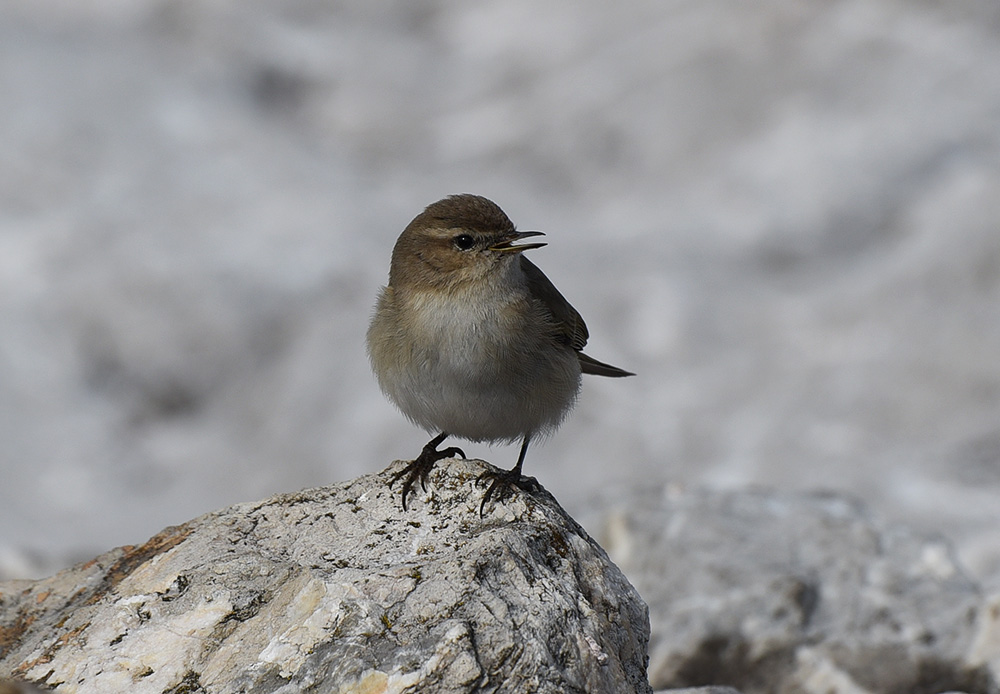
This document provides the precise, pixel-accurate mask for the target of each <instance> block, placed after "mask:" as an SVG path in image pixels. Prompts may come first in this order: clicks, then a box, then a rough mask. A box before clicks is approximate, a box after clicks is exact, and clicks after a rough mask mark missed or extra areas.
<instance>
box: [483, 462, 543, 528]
mask: <svg viewBox="0 0 1000 694" xmlns="http://www.w3.org/2000/svg"><path fill="white" fill-rule="evenodd" d="M484 480H492V482H490V486H489V487H487V488H486V493H485V494H483V500H482V502H480V504H479V517H480V518H482V516H483V511H484V510H485V509H486V503H487V502H488V501H489V500H490V499H494V500H495V501H496V503H498V504H500V503H503V502H504V500H505V499H507V498H508V497H509V496H510V495H511V492H512V491H513V490H514V488H515V487H517V488H518V489H520V490H521V491H523V492H527V493H528V494H533V493H535V492H537V491H538V490H539V489H540V488H541V485H539V484H538V480H536V479H535V478H534V477H529V476H527V475H522V474H521V472H520V471H519V470H487V471H486V472H484V473H483V474H481V475H480V476H479V477H478V478H477V479H476V484H482V483H483V481H484Z"/></svg>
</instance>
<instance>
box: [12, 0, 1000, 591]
mask: <svg viewBox="0 0 1000 694" xmlns="http://www.w3.org/2000/svg"><path fill="white" fill-rule="evenodd" d="M998 76H1000V5H998V4H997V3H996V2H995V1H994V0H951V1H950V2H948V3H936V2H925V1H922V0H833V1H830V2H816V3H800V2H794V1H793V0H764V1H763V2H758V3H745V2H741V1H740V0H698V2H690V1H688V0H670V1H666V2H665V1H664V0H636V1H633V2H625V3H607V2H603V1H597V0H572V1H571V0H541V1H539V0H530V1H529V0H484V1H483V2H477V3H463V2H459V1H458V0H396V1H395V2H392V1H390V2H387V3H370V2H366V1H365V0H346V1H342V2H329V1H328V0H91V1H90V2H87V3H78V2H74V1H73V0H52V1H51V2H46V3H38V2H35V0H6V1H5V2H3V3H0V577H2V578H21V577H33V576H40V575H44V574H47V573H51V572H53V571H55V570H57V569H59V568H61V567H63V566H65V565H68V564H70V563H71V562H75V561H78V560H82V559H88V558H90V557H91V556H93V555H95V554H97V553H100V552H103V551H105V550H107V549H109V548H110V547H112V546H114V545H118V544H126V543H141V542H143V541H145V540H146V539H147V538H148V537H149V536H150V535H152V534H154V533H156V532H157V531H159V530H160V529H161V528H163V527H164V526H166V525H171V524H177V523H181V522H183V521H186V520H188V519H189V518H191V517H193V516H195V515H198V514H201V513H203V512H207V511H210V510H213V509H216V508H219V507H221V506H224V505H227V504H230V503H233V502H237V501H247V500H253V499H257V498H262V497H266V496H269V495H271V494H273V493H277V492H283V491H292V490H296V489H299V488H302V487H307V486H316V485H323V484H328V483H332V482H336V481H341V480H346V479H348V478H351V477H354V476H357V475H360V474H364V473H370V472H375V471H378V470H380V469H382V468H383V467H385V466H386V465H387V464H389V462H390V461H392V460H394V459H398V458H412V457H413V456H415V455H416V453H417V452H418V451H419V449H420V447H421V446H423V444H424V443H425V442H426V440H427V438H428V437H427V435H426V434H425V433H424V432H422V431H420V430H418V429H416V428H415V427H413V426H412V425H410V424H409V423H408V422H407V421H406V420H405V419H404V418H403V417H402V416H401V415H400V414H399V413H398V412H396V411H395V410H394V409H393V408H392V406H391V405H390V404H389V403H387V402H386V401H385V400H384V398H383V397H382V395H381V393H380V392H379V390H378V388H377V386H376V384H375V381H374V379H373V377H372V376H371V375H370V372H369V369H368V365H367V360H366V357H365V350H364V333H365V330H366V327H367V322H368V317H369V315H370V311H371V308H372V305H373V303H374V300H375V295H376V293H377V291H378V289H379V287H380V286H381V285H382V284H384V283H385V280H386V278H387V272H388V263H389V254H390V251H391V248H392V245H393V243H394V241H395V239H396V236H397V235H398V234H399V232H400V231H401V230H402V228H403V227H404V226H405V225H406V223H407V222H409V220H410V219H411V218H412V217H413V216H414V215H416V214H417V213H418V212H419V211H420V210H421V209H422V208H423V207H424V206H425V205H426V204H428V203H430V202H432V201H434V200H437V199H439V198H441V197H444V196H445V195H448V194H451V193H458V192H474V193H479V194H482V195H486V196H487V197H490V198H492V199H493V200H495V201H496V202H497V203H498V204H499V205H500V206H501V207H503V208H504V209H505V210H506V212H507V213H508V215H509V216H510V217H511V218H512V219H513V220H514V222H515V223H516V224H518V225H519V226H520V227H521V228H523V229H541V230H544V231H545V232H546V233H547V234H548V237H547V239H546V240H547V241H548V242H549V244H550V245H549V246H547V247H546V248H544V249H540V250H537V251H533V252H532V255H531V258H532V260H533V261H535V262H536V263H537V264H538V265H539V266H541V267H542V268H543V269H544V270H545V272H546V273H547V274H548V275H549V277H550V278H551V279H552V280H553V282H554V283H555V284H556V285H557V286H558V287H559V288H560V289H561V290H562V292H563V293H564V294H565V295H566V296H567V297H568V298H569V299H570V301H572V302H573V304H574V305H575V306H576V308H577V309H579V310H580V312H581V313H582V314H583V315H584V317H585V318H586V319H587V321H588V324H589V326H590V332H591V344H590V348H589V349H588V352H589V353H590V354H592V355H593V356H595V357H597V358H599V359H602V360H606V361H609V362H611V363H614V364H617V365H620V366H622V367H625V368H628V369H631V370H634V371H636V372H638V374H639V375H638V376H637V377H636V378H632V379H628V380H609V379H596V378H595V379H588V380H587V381H586V382H585V384H584V388H583V392H582V395H581V398H580V402H579V405H578V407H577V410H576V411H575V413H574V414H573V415H572V416H571V417H570V418H569V419H568V421H567V422H566V424H565V425H564V426H563V427H562V429H561V430H560V431H559V432H558V433H557V434H556V435H555V436H554V437H552V438H551V439H550V440H549V441H547V442H546V444H545V445H543V446H538V447H534V448H533V449H532V450H531V451H530V453H529V456H528V459H527V461H526V466H525V469H526V472H527V473H529V474H532V475H535V476H537V477H538V479H539V481H540V482H541V483H542V484H544V485H545V486H546V487H547V488H548V489H549V490H550V491H552V492H553V493H554V494H555V495H556V497H557V498H559V499H560V501H561V502H562V503H563V504H564V505H565V506H566V508H567V509H568V510H569V511H570V512H571V513H573V514H576V515H580V516H583V517H593V513H594V510H595V508H597V507H598V505H599V504H600V501H599V499H600V497H601V495H602V494H609V493H627V490H628V488H629V487H632V486H635V485H646V484H650V483H654V482H655V483H661V482H665V483H669V484H674V485H688V486H710V487H716V488H737V487H742V486H747V485H762V486H768V487H776V488H779V489H783V490H789V491H794V490H816V489H830V490H835V491H839V492H844V493H848V494H851V495H855V496H857V497H860V498H862V499H864V500H865V501H866V502H867V503H868V504H869V505H870V507H871V508H872V510H873V512H874V513H875V514H876V515H878V516H880V517H882V518H884V519H887V520H889V521H890V522H899V523H906V524H908V525H911V526H915V527H917V528H918V529H920V530H922V531H924V532H927V533H932V534H941V535H944V536H946V537H948V538H950V539H951V540H952V541H953V542H954V543H955V544H956V547H957V551H958V553H959V555H960V557H961V559H962V560H963V562H964V563H965V565H966V566H967V567H968V568H969V571H970V573H971V574H972V575H974V576H975V577H977V578H979V579H980V580H982V581H984V582H986V583H989V584H992V585H995V586H1000V221H998V220H1000V77H998ZM461 445H463V446H465V450H466V452H467V453H469V454H470V455H472V456H475V457H483V458H486V459H488V460H490V461H492V462H494V463H495V464H497V465H499V466H501V467H510V466H511V465H513V463H514V461H515V457H516V453H517V450H516V446H512V447H496V448H493V449H491V448H489V447H486V446H479V445H465V444H461ZM609 490H611V491H609ZM614 490H618V491H614Z"/></svg>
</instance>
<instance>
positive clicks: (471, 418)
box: [368, 194, 634, 513]
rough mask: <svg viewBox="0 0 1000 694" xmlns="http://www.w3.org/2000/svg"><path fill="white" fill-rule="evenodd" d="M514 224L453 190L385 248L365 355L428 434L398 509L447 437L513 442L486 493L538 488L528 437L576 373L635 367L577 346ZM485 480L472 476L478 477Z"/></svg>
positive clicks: (557, 416)
mask: <svg viewBox="0 0 1000 694" xmlns="http://www.w3.org/2000/svg"><path fill="white" fill-rule="evenodd" d="M542 235H543V234H542V232H539V231H517V230H516V229H515V228H514V225H513V224H512V223H511V221H510V219H508V218H507V215H506V214H504V212H503V210H501V209H500V208H499V207H498V206H497V205H496V204H495V203H493V202H492V201H490V200H487V199H486V198H484V197H480V196H478V195H469V194H463V195H453V196H451V197H448V198H445V199H444V200H439V201H438V202H435V203H433V204H432V205H429V206H428V207H427V209H425V210H424V211H423V212H421V213H420V214H419V215H417V216H416V217H415V218H414V219H413V221H412V222H410V223H409V225H408V226H407V227H406V228H405V229H404V230H403V233H402V234H400V236H399V239H397V241H396V245H395V247H394V248H393V250H392V265H391V267H390V270H389V285H388V286H387V287H385V288H384V289H383V290H382V293H381V294H380V296H379V298H378V304H377V305H376V308H375V315H374V317H373V318H372V322H371V325H370V327H369V328H368V356H369V358H370V360H371V364H372V369H373V370H374V372H375V376H376V377H377V378H378V382H379V386H381V388H382V391H383V392H384V393H385V394H386V395H387V396H388V397H389V399H390V400H392V402H393V403H395V404H396V406H397V407H399V409H400V410H402V412H403V414H405V415H406V416H407V417H408V418H409V419H410V420H411V421H413V422H414V423H415V424H418V425H419V426H421V427H423V428H424V429H426V430H427V431H429V432H431V433H434V432H438V433H437V435H436V436H435V437H434V438H433V439H431V441H430V442H429V443H428V444H427V445H426V446H424V448H423V450H422V451H421V453H420V455H419V456H418V457H417V459H416V460H414V461H413V462H411V463H410V464H409V465H407V466H406V467H405V468H404V469H403V470H402V471H401V472H400V473H398V474H397V475H396V476H395V477H394V478H393V479H392V482H391V483H390V484H394V483H395V482H396V481H397V480H399V479H400V478H401V477H404V476H405V477H406V481H405V482H404V483H403V508H404V509H405V508H406V495H407V494H408V493H409V491H410V489H411V488H412V487H413V484H414V482H416V481H417V480H419V481H420V485H421V487H423V488H424V489H426V485H425V482H426V478H427V474H428V473H429V472H430V470H431V469H432V468H433V466H434V464H435V463H436V462H437V461H438V460H441V459H442V458H448V457H453V456H455V455H461V456H462V457H463V458H464V457H465V453H464V452H462V450H461V449H459V448H454V447H451V448H445V449H444V450H438V446H439V445H440V444H441V443H442V442H443V441H444V440H445V439H446V438H447V437H448V436H450V435H454V436H458V437H460V438H463V439H468V440H470V441H489V442H506V443H511V442H514V441H516V440H518V439H520V440H521V452H520V454H519V455H518V458H517V464H516V465H515V466H514V467H513V469H511V470H509V471H505V472H500V473H487V474H485V475H484V476H483V477H484V478H485V477H489V478H492V483H491V484H490V486H489V488H488V489H487V490H486V493H485V494H484V496H483V500H482V503H481V504H480V507H479V508H480V513H482V510H483V507H484V506H485V504H486V502H487V501H489V500H490V498H491V497H493V496H494V495H495V496H496V498H497V500H502V499H503V498H504V497H506V496H507V495H508V494H509V493H510V490H511V487H514V486H516V487H518V488H521V489H524V490H526V491H531V490H534V489H537V486H538V485H537V482H536V481H535V479H534V478H532V477H524V476H522V475H521V466H522V465H523V464H524V455H525V453H526V452H527V450H528V443H529V442H530V441H531V440H532V438H534V437H536V436H538V435H541V434H545V433H548V432H550V431H552V430H554V429H555V428H556V427H558V426H559V424H560V423H561V422H562V420H563V417H565V416H566V413H567V412H569V410H570V409H571V408H572V407H573V404H574V402H575V401H576V396H577V393H578V392H579V390H580V374H581V373H587V374H597V375H599V376H613V377H619V376H632V375H634V374H632V373H630V372H628V371H624V370H622V369H619V368H618V367H616V366H611V365H610V364H604V363H602V362H599V361H597V360H596V359H593V358H591V357H589V356H587V355H586V354H584V353H583V352H582V351H581V350H582V349H583V347H584V345H586V344H587V337H588V334H587V326H586V325H585V324H584V322H583V319H582V318H581V317H580V314H579V313H577V312H576V309H574V308H573V307H572V306H571V305H570V304H569V302H568V301H566V299H564V298H563V296H562V294H560V293H559V290H557V289H556V288H555V286H553V284H552V283H551V282H550V281H549V279H548V278H547V277H546V276H545V275H544V274H542V271H541V270H539V269H538V268H537V267H536V266H535V265H534V264H533V263H532V262H531V261H530V260H528V259H527V258H525V257H524V256H523V255H521V254H522V253H523V252H524V251H526V250H530V249H532V248H540V247H541V246H544V245H546V244H544V243H537V242H532V243H523V244H521V245H514V242H516V241H520V240H522V239H526V238H532V237H536V236H542ZM482 479H483V478H480V480H482Z"/></svg>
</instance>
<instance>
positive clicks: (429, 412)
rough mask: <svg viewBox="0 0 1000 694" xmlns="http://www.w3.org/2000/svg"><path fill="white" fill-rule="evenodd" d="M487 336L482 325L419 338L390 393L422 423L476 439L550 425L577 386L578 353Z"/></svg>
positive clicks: (561, 413) (498, 437) (566, 406)
mask: <svg viewBox="0 0 1000 694" xmlns="http://www.w3.org/2000/svg"><path fill="white" fill-rule="evenodd" d="M492 337H493V336H490V335H488V334H484V331H483V330H482V328H481V326H480V328H479V329H478V330H471V331H468V333H467V334H463V333H462V332H461V331H455V330H452V331H451V332H450V334H449V335H448V337H447V338H445V339H441V340H438V341H437V342H436V343H433V344H425V345H422V346H420V347H419V348H418V349H417V351H416V353H415V355H414V356H415V357H416V358H415V359H414V360H412V361H411V365H412V368H409V369H407V370H406V372H405V373H401V374H399V375H398V376H399V377H398V378H396V379H395V387H393V388H390V389H389V390H388V394H389V396H390V397H391V398H392V400H393V401H395V402H396V404H397V405H398V406H399V408H400V409H401V410H402V411H403V413H404V414H406V415H407V416H408V417H409V418H410V419H412V420H413V421H414V422H416V423H417V424H419V425H421V426H423V427H424V428H425V429H427V430H429V431H446V432H448V433H449V434H453V435H455V436H459V437H461V438H465V439H469V440H473V441H513V440H515V439H518V438H521V437H522V436H524V435H526V434H537V433H545V432H547V431H549V430H551V429H554V428H555V427H556V426H558V425H559V423H560V422H561V421H562V419H563V417H564V416H565V414H566V413H567V412H568V411H569V409H570V408H571V407H572V405H573V402H574V401H575V399H576V395H577V392H578V390H579V387H580V365H579V360H578V358H577V356H576V353H575V352H573V351H572V350H569V349H565V350H564V349H548V350H544V351H538V352H535V353H532V351H530V350H525V349H518V348H516V347H514V348H512V347H511V346H509V345H506V344H505V343H504V341H503V340H497V339H491V338H492Z"/></svg>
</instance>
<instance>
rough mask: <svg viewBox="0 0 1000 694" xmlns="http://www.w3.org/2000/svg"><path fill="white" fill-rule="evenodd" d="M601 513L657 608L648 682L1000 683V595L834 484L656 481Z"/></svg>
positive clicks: (966, 686)
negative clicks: (722, 486)
mask: <svg viewBox="0 0 1000 694" xmlns="http://www.w3.org/2000/svg"><path fill="white" fill-rule="evenodd" d="M605 508H606V509H607V511H606V516H605V526H604V530H603V531H602V532H603V534H604V538H603V539H604V542H603V544H604V546H605V547H607V548H608V551H609V553H610V555H611V557H612V559H614V560H615V561H616V562H617V563H618V565H619V566H621V568H622V570H623V571H625V572H626V574H627V575H628V576H629V577H630V579H631V580H632V581H633V582H634V584H635V586H636V587H637V588H638V589H639V591H640V593H642V595H643V597H645V599H646V601H647V602H648V603H649V606H650V622H651V625H652V638H651V642H650V666H649V675H650V682H651V683H652V685H653V687H654V688H661V687H681V686H696V685H710V684H715V685H730V686H734V687H737V688H739V689H740V690H741V691H744V692H746V693H747V694H758V693H760V694H763V693H767V694H786V693H787V694H792V693H794V694H881V693H883V692H890V693H896V692H898V693H900V694H903V693H906V694H937V693H939V692H945V691H965V692H975V693H977V694H996V693H997V692H1000V684H998V682H1000V596H993V597H990V596H984V595H983V594H982V592H981V590H980V588H979V586H978V585H977V584H976V583H975V582H973V581H972V580H971V579H969V578H968V577H967V576H966V575H965V573H964V572H963V570H962V568H961V567H960V566H959V565H958V564H957V562H956V561H955V560H954V559H953V556H952V552H951V547H950V545H948V543H947V542H945V541H944V540H943V539H935V538H927V537H923V536H920V535H917V534H915V533H913V532H910V531H908V530H906V529H904V528H899V527H888V526H885V525H883V524H880V523H879V522H877V521H875V520H873V519H872V518H871V517H870V515H869V514H868V512H867V511H866V509H865V508H864V507H863V506H862V505H861V504H860V503H857V502H856V501H854V500H852V499H849V498H846V497H843V496H837V495H832V494H820V493H816V494H790V493H779V492H774V491H767V490H741V491H738V492H718V491H715V492H713V491H706V490H684V489H678V488H671V487H660V488H655V489H654V488H645V489H642V490H633V491H629V492H627V493H625V494H623V495H622V496H621V497H620V500H619V501H618V502H613V501H610V502H608V504H607V505H606V507H605Z"/></svg>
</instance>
